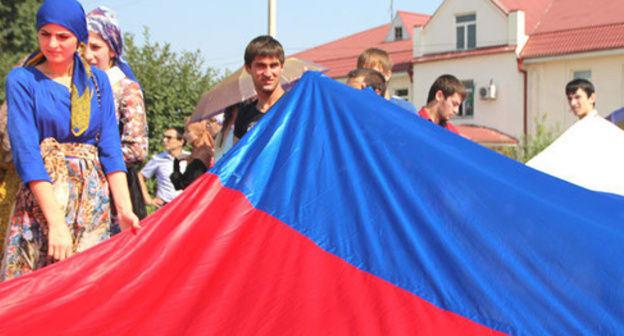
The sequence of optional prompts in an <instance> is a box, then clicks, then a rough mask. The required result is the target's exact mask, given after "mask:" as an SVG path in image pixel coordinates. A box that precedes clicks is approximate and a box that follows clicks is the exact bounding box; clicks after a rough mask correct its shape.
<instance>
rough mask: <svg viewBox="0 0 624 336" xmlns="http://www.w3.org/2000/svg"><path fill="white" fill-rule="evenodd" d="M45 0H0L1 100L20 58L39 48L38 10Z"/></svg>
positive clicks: (1, 100) (0, 100)
mask: <svg viewBox="0 0 624 336" xmlns="http://www.w3.org/2000/svg"><path fill="white" fill-rule="evenodd" d="M41 3H43V0H0V78H2V80H1V81H0V82H1V83H0V102H3V101H4V99H5V92H4V86H5V78H6V75H7V74H8V73H9V71H11V68H13V66H14V65H15V64H16V63H17V61H18V60H19V59H21V58H22V57H24V56H26V55H27V54H29V53H31V52H33V51H35V49H36V48H37V44H38V43H37V10H38V9H39V6H40V5H41Z"/></svg>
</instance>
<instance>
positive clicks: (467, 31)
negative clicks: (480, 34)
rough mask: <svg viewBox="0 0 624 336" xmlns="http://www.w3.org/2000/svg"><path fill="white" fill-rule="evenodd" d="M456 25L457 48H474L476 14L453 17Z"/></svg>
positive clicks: (475, 45) (475, 40) (475, 43)
mask: <svg viewBox="0 0 624 336" xmlns="http://www.w3.org/2000/svg"><path fill="white" fill-rule="evenodd" d="M455 23H456V25H457V50H467V49H474V48H476V47H477V14H468V15H460V16H456V17H455Z"/></svg>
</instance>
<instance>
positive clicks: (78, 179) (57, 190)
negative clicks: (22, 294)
mask: <svg viewBox="0 0 624 336" xmlns="http://www.w3.org/2000/svg"><path fill="white" fill-rule="evenodd" d="M88 34H89V33H88V31H87V25H86V19H85V13H84V10H83V8H82V5H80V3H79V2H78V1H76V0H47V1H45V2H44V3H43V4H42V5H41V7H40V8H39V11H38V12H37V36H38V40H39V50H38V51H36V52H35V53H33V54H32V55H31V56H30V58H29V59H28V61H27V62H26V64H25V66H24V67H22V68H17V69H14V70H12V71H11V72H10V73H9V75H8V77H7V85H6V93H7V103H8V130H9V137H10V140H11V146H12V148H11V151H12V153H13V157H14V162H15V167H16V169H17V172H18V174H19V176H20V178H21V180H22V186H21V187H20V189H19V191H18V194H17V197H16V201H15V206H14V209H13V213H12V215H11V220H10V223H9V228H8V232H7V239H6V242H5V249H4V256H3V259H2V268H1V269H0V279H2V280H6V279H11V278H15V277H18V276H20V275H23V274H27V273H30V272H32V271H34V270H37V269H39V268H42V267H44V266H46V265H48V264H50V263H53V262H55V261H59V260H64V259H66V258H68V257H70V256H71V255H72V254H74V253H77V252H81V251H84V250H85V249H87V248H89V247H91V246H93V245H95V244H97V243H99V242H101V241H103V240H105V239H107V238H108V237H109V236H110V223H111V221H110V204H111V197H112V198H114V199H115V202H114V203H115V207H116V210H117V214H118V218H119V224H120V226H121V228H122V230H125V229H129V228H134V229H138V228H139V221H138V218H137V217H136V216H135V215H134V214H133V212H132V204H131V202H130V197H129V193H128V185H127V182H126V173H125V164H124V160H123V155H122V152H121V144H120V137H119V131H118V129H117V121H116V118H115V106H114V101H113V95H112V90H111V87H110V83H109V81H108V78H107V77H106V74H105V73H103V72H101V71H100V70H98V69H96V68H92V67H91V66H89V65H87V63H86V62H85V60H84V59H83V58H82V57H81V55H80V51H84V48H85V47H86V43H87V39H88V36H89V35H88ZM109 190H110V191H109ZM111 194H112V195H111Z"/></svg>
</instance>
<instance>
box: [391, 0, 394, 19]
mask: <svg viewBox="0 0 624 336" xmlns="http://www.w3.org/2000/svg"><path fill="white" fill-rule="evenodd" d="M392 19H394V0H390V21H392Z"/></svg>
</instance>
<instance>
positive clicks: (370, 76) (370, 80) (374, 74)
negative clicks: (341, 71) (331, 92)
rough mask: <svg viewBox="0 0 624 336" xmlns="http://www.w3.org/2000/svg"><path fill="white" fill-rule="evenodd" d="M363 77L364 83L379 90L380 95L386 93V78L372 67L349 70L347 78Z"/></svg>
mask: <svg viewBox="0 0 624 336" xmlns="http://www.w3.org/2000/svg"><path fill="white" fill-rule="evenodd" d="M357 77H364V84H366V87H370V88H372V89H373V90H376V91H379V92H380V95H381V96H384V95H385V94H386V89H387V86H386V78H385V77H384V75H382V74H381V72H379V71H377V70H373V69H367V68H359V69H355V70H351V71H349V73H348V74H347V79H350V78H357Z"/></svg>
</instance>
